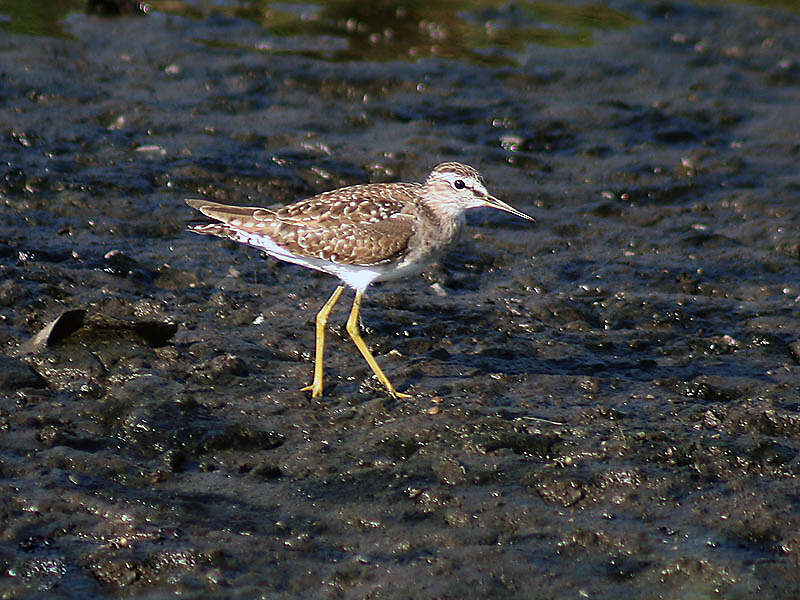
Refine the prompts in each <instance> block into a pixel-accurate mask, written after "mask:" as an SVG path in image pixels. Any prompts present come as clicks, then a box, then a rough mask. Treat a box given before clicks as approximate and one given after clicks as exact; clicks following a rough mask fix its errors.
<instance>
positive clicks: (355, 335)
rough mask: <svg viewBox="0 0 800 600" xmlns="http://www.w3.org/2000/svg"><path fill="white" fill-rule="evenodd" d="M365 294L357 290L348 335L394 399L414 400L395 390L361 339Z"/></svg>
mask: <svg viewBox="0 0 800 600" xmlns="http://www.w3.org/2000/svg"><path fill="white" fill-rule="evenodd" d="M363 295H364V293H363V292H362V291H360V290H356V297H355V299H354V300H353V308H352V309H351V310H350V316H349V317H348V319H347V333H349V334H350V337H351V338H352V340H353V343H354V344H355V345H356V348H358V350H359V352H361V356H363V357H364V360H366V361H367V364H368V365H369V367H370V369H372V372H373V373H375V376H376V377H377V378H378V381H380V382H381V383H382V384H383V385H384V386H385V387H386V389H387V390H389V394H390V395H391V396H392V397H393V398H412V397H413V396H411V394H403V393H401V392H398V391H397V390H396V389H394V386H393V385H392V384H391V382H390V381H389V379H388V378H387V377H386V375H384V374H383V371H381V368H380V367H379V366H378V363H377V362H376V361H375V357H374V356H372V352H370V351H369V348H367V345H366V344H365V343H364V340H363V339H362V338H361V333H360V332H359V331H358V315H359V313H360V312H361V297H362V296H363Z"/></svg>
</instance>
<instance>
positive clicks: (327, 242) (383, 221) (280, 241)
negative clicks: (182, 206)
mask: <svg viewBox="0 0 800 600" xmlns="http://www.w3.org/2000/svg"><path fill="white" fill-rule="evenodd" d="M419 187H420V186H419V185H418V184H390V185H375V184H368V185H357V186H352V187H349V188H342V189H339V190H334V191H332V192H325V193H322V194H319V195H317V196H314V197H312V198H308V199H307V200H301V201H299V202H296V203H294V204H290V205H288V206H285V207H282V208H279V209H275V210H271V209H265V208H256V207H235V206H226V205H222V204H216V203H213V202H202V201H189V204H190V205H191V206H193V207H194V208H197V209H198V210H200V211H201V212H203V214H205V215H206V216H209V217H211V218H213V219H217V220H219V221H221V222H222V223H223V224H224V231H223V230H220V231H219V232H217V231H216V230H214V231H211V230H210V228H209V227H208V226H206V227H204V228H195V229H194V230H195V231H196V232H197V233H210V234H212V235H220V236H221V237H229V238H231V239H236V240H237V241H240V242H244V243H247V244H250V245H252V246H256V247H260V248H263V249H265V250H267V251H268V252H269V251H270V250H269V248H268V247H267V245H266V244H264V243H263V238H269V241H270V242H272V243H273V244H275V245H277V246H279V247H280V248H282V249H283V250H286V251H288V252H290V253H292V254H295V255H299V256H304V257H314V258H321V259H324V260H330V261H332V262H335V263H338V264H347V265H364V266H368V265H376V264H381V263H386V262H391V261H393V260H395V259H397V258H398V257H399V256H401V255H402V254H403V253H404V252H405V250H406V249H407V247H408V242H409V240H410V239H411V237H412V236H413V235H414V218H413V216H412V215H410V214H407V213H405V212H404V210H407V209H408V206H409V203H408V202H407V201H406V200H408V199H409V198H412V197H414V196H415V195H416V194H418V190H419ZM200 229H203V230H202V231H201V230H200ZM259 238H261V240H262V243H259Z"/></svg>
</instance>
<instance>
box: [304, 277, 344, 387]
mask: <svg viewBox="0 0 800 600" xmlns="http://www.w3.org/2000/svg"><path fill="white" fill-rule="evenodd" d="M343 291H344V286H343V285H340V286H339V287H337V288H336V289H335V290H334V291H333V294H331V297H330V298H328V301H327V302H326V303H325V306H323V307H322V308H321V309H320V310H319V312H318V313H317V337H316V340H317V341H316V352H315V354H314V380H313V381H312V382H311V385H307V386H306V387H304V388H303V389H302V390H300V391H302V392H308V391H311V397H312V398H319V397H321V396H322V374H323V368H322V361H323V356H324V354H325V328H326V327H327V326H328V316H329V315H330V314H331V311H332V310H333V306H334V305H335V304H336V302H337V301H338V300H339V296H341V295H342V292H343Z"/></svg>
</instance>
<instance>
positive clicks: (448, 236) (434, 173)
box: [186, 162, 535, 399]
mask: <svg viewBox="0 0 800 600" xmlns="http://www.w3.org/2000/svg"><path fill="white" fill-rule="evenodd" d="M186 203H187V204H188V205H189V206H191V207H192V208H194V209H197V210H198V211H200V212H201V213H203V215H205V216H206V217H209V218H210V219H213V220H214V221H213V222H211V223H205V224H200V225H192V226H190V227H189V230H190V231H192V232H193V233H197V234H203V235H212V236H217V237H221V238H226V239H229V240H233V241H236V242H240V243H243V244H247V245H249V246H253V247H255V248H258V249H259V250H262V251H264V252H265V253H266V254H268V255H269V256H271V257H273V258H275V259H277V260H281V261H284V262H288V263H294V264H296V265H300V266H302V267H306V268H309V269H315V270H317V271H322V272H323V273H327V274H329V275H333V276H334V277H338V278H339V279H340V280H341V284H340V285H339V286H338V287H337V288H336V289H335V290H334V291H333V293H332V294H331V296H330V297H329V298H328V301H327V302H326V303H325V304H324V305H323V306H322V308H321V309H320V310H319V312H318V313H317V316H316V321H315V323H316V341H315V355H314V376H313V379H312V382H311V384H310V385H307V386H305V387H303V388H301V391H310V392H311V397H312V398H319V397H321V396H322V395H323V391H324V383H323V376H324V368H323V367H324V365H323V362H324V352H325V330H326V328H327V324H328V317H329V315H330V313H331V311H332V310H333V307H334V306H335V305H336V303H337V302H338V301H339V298H340V297H341V295H342V293H343V292H344V290H345V286H347V287H350V288H352V289H353V290H354V291H355V297H354V299H353V304H352V307H351V309H350V315H349V317H348V319H347V323H346V326H345V329H346V331H347V333H348V334H349V336H350V338H351V339H352V341H353V343H354V344H355V346H356V348H358V350H359V352H360V353H361V355H362V356H363V357H364V360H366V362H367V364H368V365H369V367H370V369H371V370H372V372H373V373H374V374H375V376H376V377H377V378H378V381H380V383H381V384H382V385H383V386H384V387H385V388H386V391H387V392H388V394H389V395H390V396H391V397H393V398H395V399H400V398H411V397H413V396H412V395H411V394H406V393H402V392H399V391H397V389H396V388H395V387H394V385H392V383H391V382H390V381H389V379H388V377H386V375H385V374H384V372H383V370H382V369H381V368H380V366H379V365H378V363H377V361H376V360H375V357H374V356H373V355H372V352H370V350H369V348H368V347H367V345H366V343H365V342H364V340H363V338H362V337H361V333H360V331H359V318H360V314H361V303H362V300H363V298H364V294H365V292H366V291H367V288H368V287H369V286H370V285H371V284H373V283H376V282H379V281H390V280H394V279H399V278H401V277H406V276H409V275H413V274H416V273H419V272H420V271H422V270H423V269H424V268H425V267H426V266H427V265H429V264H430V263H431V262H434V261H435V260H436V259H437V258H439V257H440V256H441V255H442V254H443V253H444V251H445V250H446V249H447V247H448V246H450V245H451V244H452V243H454V242H455V241H456V240H457V239H458V237H459V235H460V233H461V231H462V229H463V226H464V223H465V215H464V213H465V212H466V211H467V210H469V209H472V208H480V207H488V208H494V209H497V210H501V211H504V212H507V213H510V214H512V215H515V216H517V217H520V218H522V219H526V220H528V221H535V220H534V218H533V217H531V216H530V215H527V214H525V213H524V212H521V211H519V210H517V209H515V208H514V207H512V206H510V205H509V204H506V203H505V202H503V201H502V200H499V199H498V198H496V197H494V196H492V195H491V194H490V193H489V192H488V191H487V189H486V184H485V182H484V180H483V177H481V175H480V173H478V171H477V170H475V169H474V168H473V167H470V166H468V165H465V164H462V163H458V162H443V163H441V164H438V165H436V166H435V167H434V168H433V169H432V170H431V172H430V174H429V175H428V176H427V178H426V179H425V181H424V182H422V183H368V184H361V185H353V186H348V187H343V188H338V189H334V190H331V191H327V192H322V193H320V194H317V195H316V196H313V197H311V198H307V199H305V200H300V201H297V202H294V203H293V204H289V205H286V206H283V207H279V208H261V207H255V206H247V207H245V206H229V205H226V204H220V203H217V202H211V201H208V200H202V199H186Z"/></svg>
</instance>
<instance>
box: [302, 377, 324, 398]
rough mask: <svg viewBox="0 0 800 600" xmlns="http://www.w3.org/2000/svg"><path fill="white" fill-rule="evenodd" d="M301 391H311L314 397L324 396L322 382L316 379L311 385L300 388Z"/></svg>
mask: <svg viewBox="0 0 800 600" xmlns="http://www.w3.org/2000/svg"><path fill="white" fill-rule="evenodd" d="M300 391H301V392H311V397H312V398H322V382H321V381H316V380H315V381H314V382H313V383H312V384H311V385H307V386H305V387H303V388H300Z"/></svg>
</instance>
